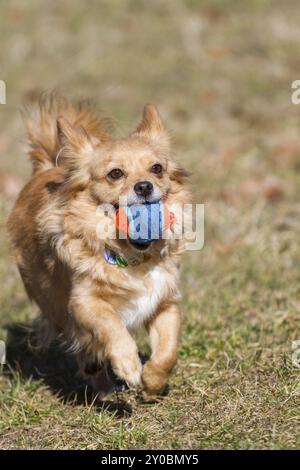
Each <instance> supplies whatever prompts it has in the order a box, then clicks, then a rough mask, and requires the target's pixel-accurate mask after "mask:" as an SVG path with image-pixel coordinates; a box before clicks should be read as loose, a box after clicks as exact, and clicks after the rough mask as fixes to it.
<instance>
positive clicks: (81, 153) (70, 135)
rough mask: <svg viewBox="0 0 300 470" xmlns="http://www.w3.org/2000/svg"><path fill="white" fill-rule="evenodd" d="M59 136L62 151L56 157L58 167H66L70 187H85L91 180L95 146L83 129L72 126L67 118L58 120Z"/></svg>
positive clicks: (95, 143)
mask: <svg viewBox="0 0 300 470" xmlns="http://www.w3.org/2000/svg"><path fill="white" fill-rule="evenodd" d="M57 135H58V140H59V142H60V150H59V152H58V154H57V156H56V165H57V166H62V167H64V168H65V169H66V170H67V171H68V173H69V178H68V182H69V185H72V186H73V187H74V188H77V187H83V188H84V187H85V186H86V185H87V184H88V182H89V180H90V162H91V156H92V154H93V151H94V149H95V146H96V145H97V143H98V142H99V141H98V139H96V140H97V142H95V141H93V140H92V139H91V138H90V137H89V136H88V134H87V133H86V131H85V130H84V129H83V128H82V127H77V126H76V125H72V124H71V123H70V122H69V121H68V120H67V119H66V118H64V117H59V118H58V119H57Z"/></svg>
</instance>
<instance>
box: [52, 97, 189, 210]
mask: <svg viewBox="0 0 300 470" xmlns="http://www.w3.org/2000/svg"><path fill="white" fill-rule="evenodd" d="M58 126H59V134H60V138H61V145H62V149H63V156H62V158H63V161H64V166H65V167H66V168H67V171H68V181H69V185H70V186H71V187H72V188H73V189H75V190H76V189H78V190H80V191H82V190H84V191H88V192H89V194H90V195H91V196H92V198H93V199H94V200H95V201H96V202H97V203H98V204H103V203H105V204H111V205H114V206H115V207H116V206H117V205H118V204H119V202H120V200H122V201H126V203H127V204H142V203H145V202H154V201H159V200H164V201H166V202H167V203H168V202H169V203H170V204H172V203H174V202H181V203H184V202H186V192H185V188H184V180H185V178H186V176H187V173H186V171H185V170H184V169H183V168H182V167H181V166H180V165H179V164H177V163H175V162H174V161H173V160H172V158H171V155H170V141H169V137H168V134H167V132H166V130H165V128H164V126H163V123H162V120H161V118H160V115H159V113H158V111H157V109H156V107H155V106H153V105H150V104H148V105H146V106H145V107H144V112H143V117H142V121H141V123H140V124H139V126H138V127H137V129H136V131H135V132H134V133H132V134H131V135H130V136H129V137H127V138H124V139H120V140H105V141H101V140H99V138H96V137H95V136H93V135H89V133H88V132H87V130H86V129H83V128H78V127H76V126H74V125H71V124H70V123H69V122H68V121H67V120H66V119H65V118H59V119H58Z"/></svg>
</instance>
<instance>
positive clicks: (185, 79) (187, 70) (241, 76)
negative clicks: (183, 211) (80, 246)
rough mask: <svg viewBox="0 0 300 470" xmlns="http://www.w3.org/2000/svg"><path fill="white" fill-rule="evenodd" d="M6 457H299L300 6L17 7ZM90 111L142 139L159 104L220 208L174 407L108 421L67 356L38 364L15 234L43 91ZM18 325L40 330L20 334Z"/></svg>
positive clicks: (2, 394)
mask: <svg viewBox="0 0 300 470" xmlns="http://www.w3.org/2000/svg"><path fill="white" fill-rule="evenodd" d="M0 6H1V20H0V22H1V29H0V44H1V48H0V63H1V70H0V74H1V76H0V79H2V80H5V82H6V85H7V104H6V105H0V155H1V156H0V207H1V235H0V236H1V239H0V252H1V258H0V282H1V290H0V339H2V340H5V341H6V342H7V347H8V361H9V365H6V366H4V367H3V374H2V375H0V447H1V448H4V449H13V448H19V449H20V448H21V449H23V448H30V449H36V448H45V449H57V448H59V449H143V448H151V449H161V448H167V449H182V448H184V449H198V448H201V449H203V448H209V449H220V448H222V449H249V448H250V449H251V448H258V449H260V448H267V449H278V448H280V449H283V448H285V449H287V448H297V447H299V445H300V435H299V421H300V413H299V406H300V375H299V374H300V372H299V369H298V368H297V367H296V366H295V365H294V364H293V362H292V352H293V349H292V342H293V341H295V340H297V339H300V331H299V308H300V247H299V229H300V223H299V221H298V219H297V217H299V215H300V204H299V190H300V132H299V128H300V107H298V106H296V105H293V104H292V102H291V92H292V90H291V82H292V81H293V80H296V79H299V78H300V60H299V41H300V29H299V21H300V10H299V5H298V2H297V1H296V0H287V1H285V2H280V1H267V0H260V1H259V0H253V1H251V2H245V1H239V0H235V1H233V0H226V1H225V0H203V1H201V2H199V1H196V0H186V1H179V0H178V1H171V0H164V1H159V0H152V1H146V0H144V1H143V0H141V1H137V0H122V1H121V0H114V1H108V0H105V1H101V2H100V1H91V2H89V3H87V2H83V1H79V0H74V1H72V2H69V1H67V0H66V1H61V2H46V1H45V2H40V1H37V0H32V1H30V2H22V1H21V0H14V1H12V2H9V3H8V2H1V5H0ZM52 88H59V89H61V90H62V91H66V92H67V94H68V95H69V96H90V97H92V98H93V99H94V100H95V102H96V103H97V105H98V106H99V108H100V109H102V110H103V112H104V113H107V114H109V115H112V116H113V118H114V119H115V127H116V134H117V135H124V134H126V132H128V131H130V130H132V129H134V127H135V126H136V124H137V121H138V119H139V117H140V113H141V109H142V106H143V104H144V103H145V102H154V103H156V104H157V106H158V107H159V109H160V111H161V114H162V116H163V117H164V120H165V122H166V124H167V126H168V127H169V129H170V132H171V134H172V138H173V145H174V154H175V156H176V158H177V159H178V160H179V161H181V162H182V163H183V164H184V166H185V167H187V168H188V169H189V170H190V172H191V184H192V189H193V194H194V199H195V201H196V202H199V203H204V204H205V244H204V247H203V249H202V250H201V251H199V252H192V253H187V254H186V255H185V257H184V261H183V269H182V292H183V311H184V328H183V333H182V340H181V344H180V351H179V362H178V366H177V368H176V370H175V373H174V374H173V376H172V379H171V381H170V391H169V394H168V396H167V397H165V398H164V400H162V401H161V402H160V403H156V404H147V405H146V404H144V403H142V402H141V400H140V399H139V398H138V397H137V396H136V395H135V394H134V393H133V392H126V393H123V394H120V395H118V396H113V397H111V399H110V401H109V402H108V403H103V404H102V406H94V405H93V403H91V401H90V397H89V393H88V391H85V388H84V384H82V383H81V382H80V380H79V378H77V377H76V373H75V371H74V368H73V364H72V360H71V358H68V357H65V356H64V355H63V353H59V351H58V350H57V348H56V349H55V348H54V349H53V350H51V351H50V352H49V353H47V354H43V355H42V354H38V355H36V354H34V352H33V351H32V350H31V349H30V348H29V346H28V342H29V340H30V332H29V329H30V327H31V326H32V324H33V322H34V318H35V316H36V314H37V311H36V308H35V307H34V306H33V305H31V304H30V303H29V301H28V300H27V297H26V294H25V292H24V289H23V287H22V284H21V281H20V278H19V275H18V273H17V269H16V267H15V263H14V260H13V258H12V255H11V252H10V249H9V244H8V241H7V235H6V232H5V228H4V220H5V217H6V216H7V214H8V211H9V209H10V208H11V206H12V204H13V200H14V198H15V196H16V192H17V190H18V188H19V187H20V185H22V184H23V182H24V181H25V180H26V178H27V177H28V175H29V174H30V165H29V163H28V161H27V159H26V157H25V155H24V145H23V144H24V142H25V134H24V129H23V126H22V121H21V117H20V114H19V109H20V107H21V105H22V104H23V103H27V104H28V103H29V104H30V103H33V102H34V101H35V100H36V98H37V96H38V94H39V93H40V91H42V90H49V89H52ZM20 324H23V325H25V327H26V328H25V329H24V326H23V327H20Z"/></svg>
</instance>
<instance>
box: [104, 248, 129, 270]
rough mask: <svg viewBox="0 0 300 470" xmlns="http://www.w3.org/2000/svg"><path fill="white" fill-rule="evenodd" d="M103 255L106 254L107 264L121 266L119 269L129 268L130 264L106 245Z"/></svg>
mask: <svg viewBox="0 0 300 470" xmlns="http://www.w3.org/2000/svg"><path fill="white" fill-rule="evenodd" d="M103 254H104V259H105V261H106V262H107V263H109V264H113V265H117V266H119V268H127V266H128V263H127V261H126V259H125V258H123V257H122V256H120V255H118V254H117V253H116V252H115V251H113V250H111V249H110V248H108V246H106V245H105V247H104V253H103Z"/></svg>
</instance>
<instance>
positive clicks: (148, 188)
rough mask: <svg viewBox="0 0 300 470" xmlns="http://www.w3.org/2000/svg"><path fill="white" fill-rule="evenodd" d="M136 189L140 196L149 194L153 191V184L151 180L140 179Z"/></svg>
mask: <svg viewBox="0 0 300 470" xmlns="http://www.w3.org/2000/svg"><path fill="white" fill-rule="evenodd" d="M134 190H135V192H136V194H137V195H138V196H144V197H146V196H149V195H150V194H151V193H152V191H153V184H152V183H151V182H150V181H139V182H138V183H136V184H135V185H134Z"/></svg>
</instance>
